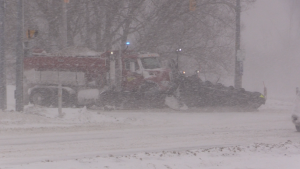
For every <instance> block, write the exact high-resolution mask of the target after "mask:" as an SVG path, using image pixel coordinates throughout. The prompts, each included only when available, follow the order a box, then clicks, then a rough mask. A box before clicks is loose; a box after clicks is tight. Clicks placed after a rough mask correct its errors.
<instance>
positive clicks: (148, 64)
mask: <svg viewBox="0 0 300 169" xmlns="http://www.w3.org/2000/svg"><path fill="white" fill-rule="evenodd" d="M141 61H142V64H143V67H144V68H145V69H156V68H160V63H159V60H158V58H157V57H147V58H141Z"/></svg>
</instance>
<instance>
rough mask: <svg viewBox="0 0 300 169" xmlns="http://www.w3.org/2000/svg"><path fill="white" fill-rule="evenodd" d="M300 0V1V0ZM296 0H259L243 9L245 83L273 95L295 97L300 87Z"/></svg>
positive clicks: (299, 46) (246, 85) (256, 89)
mask: <svg viewBox="0 0 300 169" xmlns="http://www.w3.org/2000/svg"><path fill="white" fill-rule="evenodd" d="M298 2H299V1H298ZM296 5H297V1H296V2H295V3H294V4H292V0H290V1H289V0H257V1H256V3H255V4H254V6H252V7H251V9H249V10H247V11H245V12H243V13H242V23H243V31H242V35H241V36H242V46H243V48H244V49H245V51H246V61H245V62H244V76H243V87H245V88H246V89H248V90H253V91H260V92H262V91H263V82H265V84H266V86H267V88H268V96H269V97H278V98H279V97H280V98H292V97H293V96H294V94H295V88H296V87H297V86H299V87H300V36H299V34H300V29H299V22H297V20H299V17H298V16H299V13H298V10H291V9H293V8H292V7H293V6H294V7H295V6H296Z"/></svg>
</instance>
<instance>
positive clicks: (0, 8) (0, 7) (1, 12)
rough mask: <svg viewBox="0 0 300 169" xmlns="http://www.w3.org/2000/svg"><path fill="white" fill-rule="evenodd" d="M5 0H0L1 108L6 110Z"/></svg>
mask: <svg viewBox="0 0 300 169" xmlns="http://www.w3.org/2000/svg"><path fill="white" fill-rule="evenodd" d="M4 3H5V2H4V0H0V108H1V109H2V110H6V106H7V100H6V73H5V70H6V69H5V41H4V35H5V34H4V22H5V9H4Z"/></svg>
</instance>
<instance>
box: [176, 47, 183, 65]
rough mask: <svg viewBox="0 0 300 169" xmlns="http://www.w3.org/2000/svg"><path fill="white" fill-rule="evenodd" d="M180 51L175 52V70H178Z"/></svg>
mask: <svg viewBox="0 0 300 169" xmlns="http://www.w3.org/2000/svg"><path fill="white" fill-rule="evenodd" d="M181 51H182V49H181V48H179V49H177V50H176V54H177V58H176V69H177V70H178V62H179V53H180V52H181Z"/></svg>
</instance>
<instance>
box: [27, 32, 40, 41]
mask: <svg viewBox="0 0 300 169" xmlns="http://www.w3.org/2000/svg"><path fill="white" fill-rule="evenodd" d="M26 35H27V38H28V39H32V38H35V37H37V35H38V31H37V30H27V33H26Z"/></svg>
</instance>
